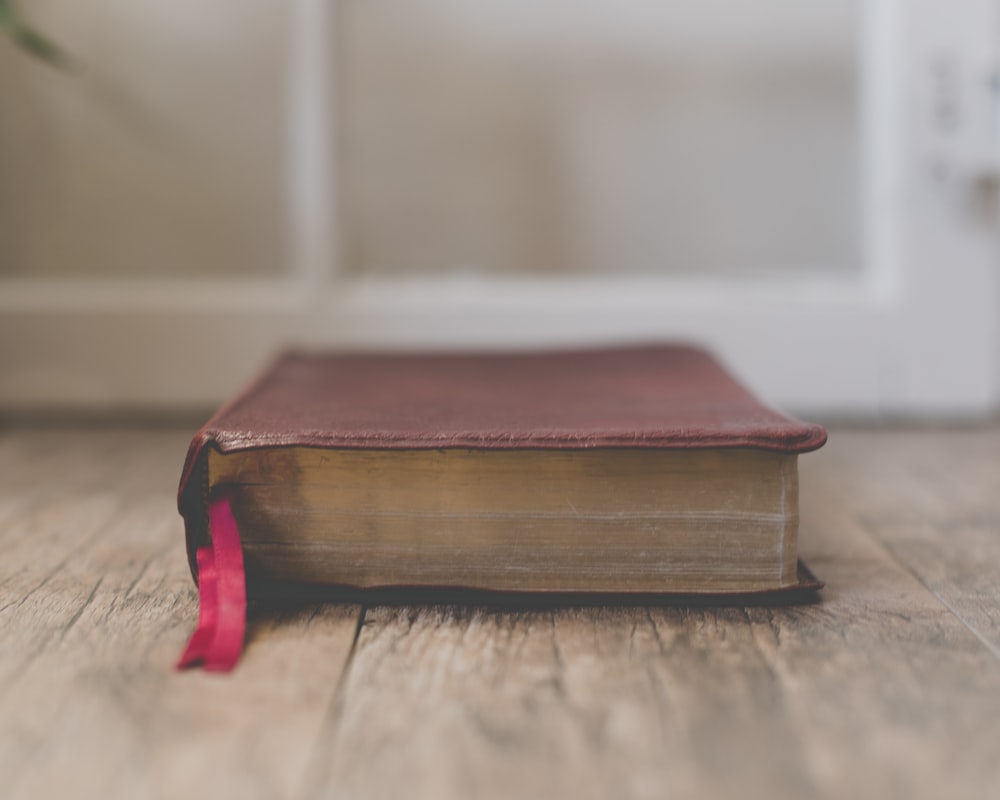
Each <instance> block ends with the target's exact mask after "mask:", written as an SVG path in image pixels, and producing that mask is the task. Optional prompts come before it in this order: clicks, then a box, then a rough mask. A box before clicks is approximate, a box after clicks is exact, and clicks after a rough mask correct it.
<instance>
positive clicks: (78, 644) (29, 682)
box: [0, 426, 1000, 800]
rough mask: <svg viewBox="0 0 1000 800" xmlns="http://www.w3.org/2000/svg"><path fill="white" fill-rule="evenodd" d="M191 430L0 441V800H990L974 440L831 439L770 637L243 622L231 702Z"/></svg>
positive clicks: (650, 621)
mask: <svg viewBox="0 0 1000 800" xmlns="http://www.w3.org/2000/svg"><path fill="white" fill-rule="evenodd" d="M189 436H190V431H189V430H169V429H160V430H154V429H150V430H107V429H104V430H95V431H87V430H81V429H73V428H62V429H58V430H55V429H46V428H43V427H37V426H36V427H34V428H25V427H21V428H12V429H8V430H2V431H0V553H2V561H0V564H2V566H0V796H2V797H4V798H20V797H39V798H48V797H74V798H92V797H102V798H103V797H114V798H138V797H146V796H151V797H166V798H173V797H178V798H181V797H183V798H199V797H214V798H220V800H221V798H236V797H239V798H255V797H260V798H285V797H344V798H365V797H386V798H390V797H391V798H396V797H407V798H409V797H417V798H468V797H542V798H546V800H552V799H553V798H559V797H572V798H591V797H594V798H596V797H614V798H632V797H635V798H645V797H671V798H716V797H719V798H722V797H726V798H730V797H740V798H765V797H767V798H796V799H797V800H798V799H800V798H808V799H809V800H815V799H816V798H832V797H837V798H840V797H843V798H855V797H878V798H883V797H899V798H903V797H905V798H912V797H920V798H924V797H926V798H957V797H982V798H992V797H1000V428H997V427H992V428H985V429H954V430H918V429H908V430H877V429H869V430H864V429H855V430H846V429H845V430H836V429H835V430H833V431H832V432H831V439H830V443H829V445H828V446H827V447H826V448H825V449H824V450H822V451H820V452H818V453H815V454H813V455H811V456H806V457H804V458H803V459H802V521H803V525H802V528H803V529H802V541H801V552H802V554H803V555H804V557H805V558H806V560H807V561H808V563H809V565H810V566H811V567H812V568H813V570H814V571H815V572H817V573H818V574H819V575H820V577H822V578H824V579H825V580H826V581H827V588H826V589H825V590H824V591H823V592H822V594H821V598H822V599H821V602H819V603H817V604H813V605H807V606H800V607H795V608H767V607H756V608H724V609H704V608H702V609H685V608H669V607H667V608H664V607H655V608H583V609H570V610H565V609H564V610H551V609H534V610H531V609H528V610H525V609H521V610H498V609H489V608H470V607H447V606H445V607H442V606H438V607H402V608H377V607H376V608H362V607H358V606H350V605H335V604H312V605H308V604H307V605H301V604H300V605H299V606H298V607H294V606H293V607H285V608H279V609H272V610H270V611H268V612H258V613H257V614H256V615H255V617H254V618H253V620H252V623H251V631H250V641H249V645H248V649H247V652H246V655H245V658H244V660H243V662H242V663H241V665H240V667H239V668H238V670H237V671H236V672H235V673H234V674H231V675H226V676H219V675H208V674H204V673H201V672H187V673H183V674H181V673H177V672H174V671H173V669H172V664H173V662H174V659H175V658H176V656H177V655H178V653H179V652H180V650H181V648H182V646H183V644H184V642H185V638H186V637H187V635H188V634H189V633H190V632H191V630H192V628H193V626H194V623H195V620H196V618H197V598H196V594H195V590H194V586H193V584H192V582H191V578H190V575H189V573H188V569H187V565H186V562H185V557H184V548H183V544H182V527H181V523H180V518H179V517H178V516H177V514H176V511H175V507H174V490H175V486H176V481H177V477H178V474H179V470H180V465H181V462H182V460H183V456H184V451H185V449H186V446H187V440H188V438H189Z"/></svg>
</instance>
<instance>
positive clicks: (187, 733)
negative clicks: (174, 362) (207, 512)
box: [0, 431, 359, 798]
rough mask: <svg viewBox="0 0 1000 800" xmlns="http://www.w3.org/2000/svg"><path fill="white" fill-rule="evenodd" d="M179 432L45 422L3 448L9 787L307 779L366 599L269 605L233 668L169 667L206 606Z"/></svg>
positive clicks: (39, 793)
mask: <svg viewBox="0 0 1000 800" xmlns="http://www.w3.org/2000/svg"><path fill="white" fill-rule="evenodd" d="M184 438H185V437H183V436H178V434H176V433H174V434H147V433H142V432H114V431H112V432H99V433H83V432H66V431H63V432H60V433H58V434H53V435H50V434H46V433H44V432H38V431H34V432H31V433H18V434H15V435H10V434H8V435H7V436H6V437H5V438H4V440H3V443H2V445H0V463H2V465H3V470H2V472H3V475H4V476H5V477H6V476H8V475H9V476H10V481H9V484H10V485H9V486H7V487H3V488H2V489H0V491H2V492H3V495H2V501H0V525H2V528H0V546H2V547H3V548H4V575H3V584H2V586H0V593H2V594H0V597H2V600H0V631H2V633H0V642H2V647H0V719H2V720H3V722H2V724H0V774H2V775H3V782H4V790H3V795H4V796H5V797H58V796H62V795H72V796H77V797H123V798H134V797H141V796H158V797H181V796H207V795H209V794H216V795H218V796H220V797H228V796H240V797H267V798H272V797H289V796H292V795H293V794H294V792H295V791H296V789H297V785H298V783H299V782H300V780H301V771H302V769H303V767H304V762H305V758H306V754H307V751H306V750H303V748H302V740H303V737H305V738H306V739H308V738H309V735H310V734H311V733H312V732H313V731H315V730H316V729H317V728H318V727H319V724H320V722H321V720H322V717H323V713H324V708H325V707H326V705H327V704H329V703H330V702H331V701H332V698H333V696H334V693H335V690H336V686H337V683H338V678H339V675H340V670H341V668H342V666H343V664H344V662H345V659H346V657H347V655H348V653H349V650H350V647H351V644H352V642H353V638H354V633H355V630H356V627H357V620H358V613H359V609H357V607H351V606H335V605H330V606H324V605H316V604H313V605H311V606H310V605H308V604H302V605H299V606H291V607H286V608H278V609H272V610H270V611H269V612H267V613H259V614H257V615H256V616H255V617H253V618H252V620H251V627H250V632H251V642H250V647H249V648H248V651H247V654H246V657H245V659H244V661H243V663H242V665H241V667H240V669H239V670H238V671H237V672H236V673H234V674H233V675H231V676H226V677H221V676H218V675H207V674H204V673H200V672H190V673H184V674H179V673H175V672H174V671H173V669H172V667H173V662H174V659H176V657H177V656H178V655H179V653H180V649H181V647H182V646H183V643H184V640H185V638H186V636H187V635H188V634H189V633H190V631H191V630H192V628H193V625H194V622H195V619H196V617H197V599H196V594H195V590H194V586H193V584H192V582H191V576H190V573H189V572H188V567H187V563H186V560H185V557H184V548H183V544H182V540H183V532H182V526H181V523H180V518H179V517H178V516H177V513H176V510H175V508H174V497H173V490H174V486H175V484H176V479H177V474H178V473H177V470H178V464H180V463H181V460H182V459H183V453H184V447H185V445H186V442H185V441H184ZM260 640H266V641H267V642H268V646H266V647H256V646H254V645H255V643H256V642H258V641H260ZM275 676H294V677H293V678H289V679H287V680H286V679H280V678H276V677H275Z"/></svg>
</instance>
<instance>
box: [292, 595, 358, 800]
mask: <svg viewBox="0 0 1000 800" xmlns="http://www.w3.org/2000/svg"><path fill="white" fill-rule="evenodd" d="M367 615H368V606H364V605H363V606H361V609H360V610H359V611H358V620H357V623H356V624H355V626H354V637H353V638H352V639H351V646H350V648H349V649H348V651H347V657H346V658H345V659H344V664H343V667H341V670H340V675H339V676H338V677H337V683H336V685H335V686H334V687H333V695H332V696H331V697H330V702H329V704H328V705H327V709H326V711H325V712H324V714H323V724H322V728H321V729H320V733H319V735H318V736H317V738H316V741H315V742H314V743H313V747H312V752H311V753H310V754H309V758H308V759H307V760H306V766H305V769H304V770H303V773H302V781H301V783H300V785H299V788H298V790H297V791H295V792H293V793H292V795H291V796H292V797H312V796H313V795H314V794H315V793H314V792H310V791H309V786H310V784H311V783H313V781H311V780H310V776H311V775H312V773H313V772H315V771H316V769H317V768H318V767H316V766H315V764H316V763H317V758H319V756H320V754H319V753H318V749H319V746H320V744H321V742H323V741H333V742H334V743H335V742H336V740H337V724H338V723H337V720H338V718H339V717H340V714H341V711H342V709H343V706H344V701H345V693H346V691H347V682H348V679H349V678H350V673H351V667H352V665H353V664H354V654H355V652H356V651H357V649H358V640H359V639H360V638H361V629H362V628H363V627H364V625H365V617H366V616H367Z"/></svg>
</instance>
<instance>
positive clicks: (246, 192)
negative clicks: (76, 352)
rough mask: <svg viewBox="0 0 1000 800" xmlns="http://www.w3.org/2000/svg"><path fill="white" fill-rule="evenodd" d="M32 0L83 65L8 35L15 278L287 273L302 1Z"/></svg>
mask: <svg viewBox="0 0 1000 800" xmlns="http://www.w3.org/2000/svg"><path fill="white" fill-rule="evenodd" d="M17 6H18V7H19V8H21V9H23V11H24V13H25V14H26V15H27V16H29V18H30V19H31V21H32V22H33V23H34V24H35V26H36V27H37V28H38V29H39V30H41V31H42V32H44V33H45V34H46V35H47V36H48V37H50V38H51V39H53V40H54V41H56V42H58V43H60V44H61V45H62V46H63V47H64V48H65V50H66V51H68V52H69V53H71V54H72V55H73V57H74V58H75V61H76V62H77V64H78V67H79V69H78V70H77V71H75V72H63V71H60V70H57V69H54V68H53V67H51V66H49V65H47V64H45V63H42V62H41V61H39V60H38V59H36V58H33V57H31V56H29V55H27V54H25V53H24V52H23V51H21V50H19V49H17V48H15V47H14V45H13V44H12V43H11V42H10V41H9V40H8V38H7V37H5V36H0V275H18V276H30V277H42V276H51V275H58V276H69V277H89V276H96V275H106V276H112V275H113V276H150V275H156V276H180V275H212V276H220V275H236V274H239V275H261V274H267V273H274V272H276V271H278V270H280V269H281V268H282V261H283V258H282V256H283V252H284V246H283V238H284V221H283V220H284V192H283V180H284V179H283V173H282V169H283V167H282V152H281V148H282V136H283V132H282V128H283V126H284V120H285V116H286V115H285V97H286V94H287V92H286V88H285V86H284V81H285V63H286V60H287V56H288V48H287V45H286V42H287V39H288V25H287V16H288V11H287V9H286V4H282V3H274V2H270V1H269V0H218V2H212V3H200V2H193V0H175V2H168V3H163V2H153V0H100V1H99V2H86V3H81V2H79V1H78V0H46V2H37V3H19V4H17Z"/></svg>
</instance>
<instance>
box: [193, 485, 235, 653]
mask: <svg viewBox="0 0 1000 800" xmlns="http://www.w3.org/2000/svg"><path fill="white" fill-rule="evenodd" d="M208 525H209V533H210V535H211V539H212V543H211V545H210V546H208V547H199V548H198V550H197V552H196V554H195V555H196V557H197V560H198V601H199V606H200V608H199V611H198V627H197V628H195V631H194V633H193V634H192V635H191V640H190V641H189V642H188V645H187V648H186V649H185V650H184V654H183V655H182V656H181V658H180V661H178V662H177V669H186V668H188V667H196V666H199V665H200V666H201V667H202V668H203V669H206V670H209V671H211V672H228V671H229V670H231V669H232V668H233V667H235V666H236V662H237V661H239V660H240V654H241V653H242V652H243V635H244V633H245V631H246V621H247V586H246V575H245V573H244V571H243V545H242V544H241V543H240V533H239V530H238V529H237V527H236V519H235V518H234V517H233V510H232V508H230V505H229V498H228V497H222V498H219V499H217V500H213V501H212V502H211V503H209V506H208Z"/></svg>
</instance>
